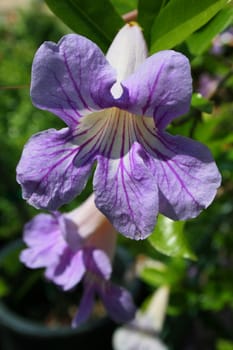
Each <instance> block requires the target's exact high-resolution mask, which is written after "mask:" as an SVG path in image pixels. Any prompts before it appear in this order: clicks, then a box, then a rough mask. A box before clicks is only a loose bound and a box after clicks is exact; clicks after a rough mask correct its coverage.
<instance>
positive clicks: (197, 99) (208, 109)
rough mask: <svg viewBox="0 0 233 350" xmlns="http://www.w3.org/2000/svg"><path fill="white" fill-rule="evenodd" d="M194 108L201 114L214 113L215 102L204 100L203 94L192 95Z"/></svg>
mask: <svg viewBox="0 0 233 350" xmlns="http://www.w3.org/2000/svg"><path fill="white" fill-rule="evenodd" d="M191 105H192V107H194V108H196V109H198V110H199V111H201V112H205V113H208V114H211V113H212V110H213V106H214V104H213V102H212V101H209V100H207V99H206V98H204V97H203V96H202V95H201V94H198V93H195V94H193V95H192V101H191Z"/></svg>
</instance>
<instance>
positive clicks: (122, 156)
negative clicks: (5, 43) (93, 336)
mask: <svg viewBox="0 0 233 350" xmlns="http://www.w3.org/2000/svg"><path fill="white" fill-rule="evenodd" d="M146 57H147V50H146V46H145V41H144V39H143V37H142V33H141V30H140V28H139V27H138V26H137V25H133V24H129V25H126V26H125V27H124V28H123V29H122V30H121V31H120V32H119V33H118V35H117V36H116V38H115V39H114V41H113V43H112V45H111V47H110V49H109V51H108V53H107V55H106V57H105V56H104V55H103V53H102V52H101V51H100V49H99V48H98V47H97V46H96V45H95V44H94V43H93V42H91V41H90V40H88V39H86V38H84V37H82V36H79V35H76V34H70V35H66V36H64V37H63V38H62V39H61V40H60V41H59V43H58V44H55V43H52V42H45V43H44V44H43V45H42V46H41V47H40V48H39V50H38V51H37V53H36V56H35V59H34V62H33V67H32V83H31V96H32V101H33V103H34V105H35V106H37V107H38V108H40V109H45V110H48V111H50V112H52V113H54V114H56V115H57V116H59V117H60V118H61V119H63V121H64V122H65V123H66V124H67V126H68V128H65V129H62V130H60V131H57V130H54V129H50V130H47V131H44V132H40V133H38V134H36V135H34V136H32V138H31V139H30V140H29V142H28V143H27V144H26V146H25V148H24V151H23V154H22V157H21V160H20V162H19V164H18V167H17V180H18V182H19V183H20V184H21V186H22V189H23V197H24V198H25V199H27V200H28V202H29V203H30V204H32V205H34V206H35V207H38V208H46V209H50V210H55V209H57V208H58V207H60V206H61V205H63V204H64V203H67V202H69V201H71V200H72V199H73V198H74V197H75V196H76V195H78V194H79V193H80V192H81V191H82V190H83V188H84V187H85V185H86V183H87V180H88V177H89V176H90V174H91V171H92V168H93V165H94V164H95V162H96V163H97V167H96V170H95V174H94V180H93V185H94V193H95V203H96V206H97V207H98V208H99V210H100V211H102V213H103V214H104V215H106V217H107V218H108V219H109V220H110V221H111V222H112V224H113V226H114V227H115V228H116V230H117V231H119V232H121V233H122V234H124V235H125V236H127V237H130V238H134V239H144V238H146V237H147V236H148V235H149V234H150V233H151V232H152V231H153V228H154V226H155V223H156V217H157V214H158V212H161V213H162V214H164V215H166V216H168V217H169V218H171V219H173V220H185V219H188V218H193V217H196V216H197V215H198V214H199V213H200V211H201V210H203V209H204V208H206V207H207V206H208V205H209V204H210V203H211V202H212V200H213V198H214V196H215V194H216V189H217V188H218V186H219V184H220V174H219V172H218V169H217V167H216V164H215V163H214V161H213V158H212V156H211V154H210V152H209V150H208V149H207V148H206V147H205V146H204V145H202V144H200V143H198V142H196V141H193V140H190V139H187V138H185V137H181V136H173V135H169V134H168V133H167V132H166V131H165V130H164V129H165V127H166V126H167V125H168V123H170V122H171V121H172V120H173V119H174V118H176V117H178V116H180V115H182V114H184V113H187V112H188V110H189V105H190V98H191V93H192V79H191V75H190V66H189V62H188V59H187V58H186V57H185V56H183V55H182V54H180V53H178V52H175V51H172V50H167V51H161V52H158V53H156V54H154V55H153V56H151V57H149V58H146Z"/></svg>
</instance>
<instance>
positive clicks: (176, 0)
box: [0, 0, 233, 350]
mask: <svg viewBox="0 0 233 350" xmlns="http://www.w3.org/2000/svg"><path fill="white" fill-rule="evenodd" d="M105 2H106V4H105V5H106V6H103V2H101V1H100V0H99V1H94V2H93V1H91V0H90V1H86V2H85V6H84V7H83V6H81V5H82V4H83V2H81V1H79V0H69V1H65V0H60V1H59V2H58V1H56V0H47V1H46V3H47V4H48V5H49V6H50V8H51V9H52V10H53V11H54V13H55V14H56V15H57V16H58V18H60V19H62V20H63V21H64V22H65V24H66V25H67V26H66V25H65V24H64V23H62V21H61V20H59V19H58V18H55V17H52V16H51V14H48V12H47V11H45V6H44V5H43V4H42V2H39V1H37V2H36V1H34V2H33V6H31V8H30V9H27V10H25V11H23V12H19V11H13V12H12V13H11V14H9V15H8V16H1V17H0V38H1V51H0V149H1V151H0V168H1V178H0V179H1V181H0V244H2V245H5V244H6V243H7V242H8V241H11V240H13V238H15V237H20V236H21V234H22V229H23V225H24V224H25V222H26V221H28V220H29V219H30V218H31V217H32V216H33V215H35V214H36V213H37V211H36V210H35V209H33V208H31V207H30V206H28V205H27V204H26V203H25V202H24V201H23V200H22V198H21V191H20V187H19V186H18V184H17V183H16V180H15V168H16V165H17V162H18V160H19V157H20V154H21V152H22V148H23V145H24V144H25V142H26V141H27V139H28V138H29V137H30V136H31V135H32V134H34V133H36V132H38V131H41V130H44V129H48V128H50V127H53V128H61V127H62V126H63V124H62V122H61V121H59V119H58V118H57V117H55V116H53V115H51V114H50V113H46V112H44V111H40V110H38V109H36V108H34V107H33V106H32V104H31V101H30V96H29V85H30V70H31V63H32V59H33V56H34V53H35V51H36V50H37V48H38V47H39V45H40V44H41V43H42V42H43V41H45V40H52V41H57V40H58V39H59V38H60V37H61V36H62V35H63V34H65V33H67V32H71V31H72V30H73V31H76V32H78V33H80V34H83V35H86V36H88V37H89V38H90V39H92V40H94V41H96V42H97V43H98V44H99V45H100V46H101V48H102V49H103V50H104V51H106V49H107V47H108V46H109V44H110V42H111V40H112V38H113V37H114V35H115V33H116V32H117V30H118V29H119V28H120V27H121V26H122V25H123V21H122V19H121V17H120V15H122V14H123V13H125V12H127V11H131V10H133V9H135V8H136V7H137V6H138V9H139V15H138V21H139V23H140V25H141V26H142V28H143V30H144V34H145V37H146V40H147V43H148V45H149V48H150V52H151V53H153V52H156V51H158V50H160V49H168V48H175V49H176V50H178V51H181V52H183V53H185V54H186V55H187V56H188V57H189V58H190V61H191V65H192V74H193V79H194V92H195V95H194V96H193V100H192V107H191V110H190V113H189V114H188V115H185V116H182V117H181V118H179V119H178V120H176V121H174V123H173V124H172V125H171V126H169V131H170V132H171V133H174V134H181V135H186V136H192V137H193V138H194V139H196V140H198V141H201V142H203V143H205V144H206V145H207V146H208V147H209V148H210V149H211V151H212V152H213V155H214V157H215V160H216V162H217V164H218V166H219V169H220V171H221V173H222V177H223V182H222V186H221V188H220V190H219V192H218V195H217V197H216V199H215V201H214V203H213V204H212V205H211V206H210V208H208V209H207V210H206V211H204V212H203V213H202V214H201V215H200V216H199V217H198V218H197V219H194V220H190V221H189V222H187V223H175V224H173V223H169V225H170V226H169V229H167V228H168V223H167V222H166V219H165V218H163V217H162V216H161V217H160V218H159V223H158V225H157V227H156V229H155V231H154V232H153V234H152V236H151V237H150V239H149V240H148V241H144V242H140V244H138V243H137V242H132V241H129V240H126V239H125V238H123V237H120V238H119V242H120V243H121V244H122V245H125V246H126V247H127V248H128V249H129V250H130V251H131V252H132V254H134V255H135V257H136V256H137V255H138V254H144V255H146V256H149V257H150V258H153V259H154V260H159V261H161V262H163V263H164V264H165V266H166V268H165V269H164V270H162V271H161V270H158V269H157V268H150V269H145V270H144V271H143V272H142V274H141V278H142V280H143V281H144V282H145V283H146V285H147V290H148V293H150V292H152V291H153V290H154V289H155V288H157V287H158V286H160V285H169V286H170V288H171V298H170V303H169V308H168V318H167V321H166V323H165V328H164V331H163V333H162V337H163V339H164V341H165V342H166V343H167V344H168V345H169V348H170V349H179V350H181V349H186V347H185V346H188V345H187V344H189V341H190V339H192V341H193V342H194V344H196V345H194V346H196V348H190V349H212V348H216V349H217V350H228V349H233V334H232V321H233V312H232V308H233V278H232V277H233V253H232V252H233V118H232V115H233V77H232V73H233V65H232V62H233V39H231V40H232V41H231V42H228V43H225V44H222V46H221V52H220V53H219V54H218V55H216V54H215V53H214V52H213V49H212V40H213V38H214V37H216V36H217V35H219V33H220V32H221V31H223V30H226V28H229V27H231V26H232V24H233V23H232V22H233V8H232V4H231V3H229V2H227V1H224V0H196V1H190V2H189V5H188V8H187V6H186V5H187V0H170V1H169V0H158V1H156V2H155V1H152V0H151V1H148V0H147V1H145V0H139V1H138V2H137V1H135V0H125V1H122V0H112V1H111V2H110V1H107V0H106V1H105ZM105 2H104V3H105ZM58 4H59V5H58ZM80 6H81V7H80ZM38 13H39V14H40V15H39V17H38ZM71 13H72V15H71ZM174 14H176V15H174ZM84 15H85V16H84ZM38 18H39V19H38ZM68 26H69V27H68ZM87 27H88V28H87ZM218 38H220V37H219V36H218ZM204 75H208V77H209V79H212V81H215V82H217V85H216V89H215V90H214V91H212V92H211V93H210V94H209V96H207V97H206V98H202V97H200V96H199V95H198V94H197V92H198V89H199V86H200V79H201V77H202V76H204ZM90 192H91V182H89V183H88V186H87V189H86V190H85V192H84V193H83V194H82V196H80V197H79V198H78V199H77V200H76V201H75V202H74V203H72V204H71V205H69V206H67V207H66V208H65V209H66V210H67V209H69V208H70V207H72V206H75V205H77V204H78V203H80V202H81V201H82V200H83V198H85V197H86V196H87V195H88V194H89V193H90ZM171 237H173V238H175V240H170V238H171ZM174 241H175V242H176V244H175V245H174V243H172V244H170V242H174ZM184 257H186V258H189V259H184ZM12 264H13V263H12V261H11V262H9V266H13V265H12ZM16 264H17V263H16ZM15 271H17V268H16V270H15ZM9 291H10V286H9V285H7V284H6V282H5V280H4V278H3V277H1V276H0V296H1V295H2V296H4V295H6V294H7V293H9Z"/></svg>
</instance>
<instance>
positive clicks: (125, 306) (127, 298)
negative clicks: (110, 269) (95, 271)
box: [98, 283, 136, 323]
mask: <svg viewBox="0 0 233 350" xmlns="http://www.w3.org/2000/svg"><path fill="white" fill-rule="evenodd" d="M98 292H99V293H100V296H101V299H102V301H103V303H104V306H105V307H106V309H107V311H108V313H109V316H110V317H111V318H112V319H113V320H114V321H115V322H119V323H123V322H129V321H131V320H132V319H133V318H134V316H135V312H136V307H135V305H134V302H133V299H132V297H131V294H130V293H129V292H128V291H127V290H126V289H124V288H122V287H119V286H117V285H114V284H112V283H106V284H105V286H104V287H103V288H101V289H98Z"/></svg>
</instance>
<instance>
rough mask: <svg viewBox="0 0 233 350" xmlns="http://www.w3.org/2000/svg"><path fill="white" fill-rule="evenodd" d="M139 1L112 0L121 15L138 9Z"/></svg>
mask: <svg viewBox="0 0 233 350" xmlns="http://www.w3.org/2000/svg"><path fill="white" fill-rule="evenodd" d="M137 2H138V1H137V0H127V1H125V0H111V3H112V4H113V6H114V7H115V8H116V10H117V11H118V12H119V13H120V14H121V15H123V14H125V13H127V12H130V11H132V10H134V9H136V8H137Z"/></svg>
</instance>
